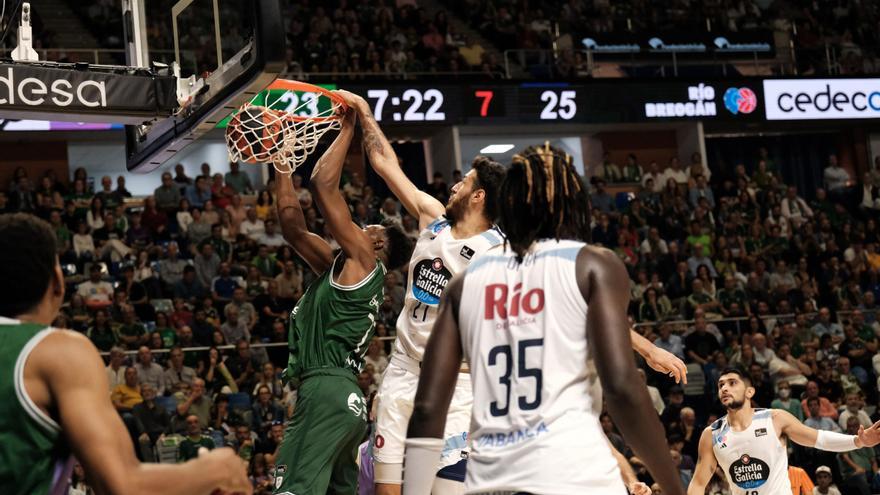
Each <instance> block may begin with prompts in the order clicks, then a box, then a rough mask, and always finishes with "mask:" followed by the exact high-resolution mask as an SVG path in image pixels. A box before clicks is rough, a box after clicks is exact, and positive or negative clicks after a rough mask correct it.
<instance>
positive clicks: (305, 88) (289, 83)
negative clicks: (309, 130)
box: [266, 79, 348, 122]
mask: <svg viewBox="0 0 880 495" xmlns="http://www.w3.org/2000/svg"><path fill="white" fill-rule="evenodd" d="M266 89H286V90H288V91H300V92H310V93H320V94H321V95H323V96H324V97H326V98H329V99H330V100H332V101H333V102H334V103H336V104H337V105H339V106H340V107H341V109H342V112H341V113H345V111H346V110H348V105H347V104H346V103H345V100H343V99H342V97H341V96H339V95H337V94H335V93H333V91H331V90H329V89H327V88H322V87H321V86H316V85H314V84H309V83H307V82H302V81H294V80H291V79H276V80H275V82H273V83H272V84H270V85H269V87H268V88H266ZM341 117H342V115H340V114H339V113H337V114H335V115H330V116H327V117H301V116H298V115H290V114H288V115H287V118H288V119H290V120H293V121H297V122H300V121H304V120H314V121H316V122H323V121H326V120H339V119H340V118H341Z"/></svg>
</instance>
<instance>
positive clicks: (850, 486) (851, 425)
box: [837, 416, 880, 495]
mask: <svg viewBox="0 0 880 495" xmlns="http://www.w3.org/2000/svg"><path fill="white" fill-rule="evenodd" d="M859 426H860V425H859V420H858V418H856V417H854V416H853V417H850V418H849V420H848V421H847V423H846V433H847V434H848V435H857V434H858V433H859ZM837 462H838V465H839V466H840V477H841V478H843V483H844V485H845V486H846V487H847V490H846V493H847V494H853V495H856V494H858V495H870V494H871V493H872V491H871V479H873V477H874V476H875V475H876V473H877V472H878V471H880V470H878V467H877V458H876V454H875V453H874V449H873V448H871V447H861V448H857V449H855V450H850V451H849V452H841V453H840V454H837ZM868 473H871V474H870V478H869V477H868V476H869V475H868Z"/></svg>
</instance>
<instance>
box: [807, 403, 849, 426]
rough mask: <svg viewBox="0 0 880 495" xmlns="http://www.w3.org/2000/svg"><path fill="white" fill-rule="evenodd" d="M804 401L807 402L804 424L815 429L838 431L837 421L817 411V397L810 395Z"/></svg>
mask: <svg viewBox="0 0 880 495" xmlns="http://www.w3.org/2000/svg"><path fill="white" fill-rule="evenodd" d="M805 401H806V403H807V411H806V413H807V419H805V420H804V424H805V425H807V426H809V427H810V428H813V429H815V430H823V431H833V432H836V433H840V431H841V430H840V427H839V426H838V425H837V422H835V421H834V420H833V419H831V418H829V417H827V416H822V415H821V412H820V411H819V407H820V406H819V404H820V400H819V398H818V397H810V398H808V399H806V400H805Z"/></svg>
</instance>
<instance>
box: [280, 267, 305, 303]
mask: <svg viewBox="0 0 880 495" xmlns="http://www.w3.org/2000/svg"><path fill="white" fill-rule="evenodd" d="M275 282H276V283H277V284H278V297H279V298H280V299H281V300H283V301H285V302H286V303H287V304H294V303H296V301H298V300H299V298H300V297H301V296H302V291H303V273H302V268H300V266H299V265H297V264H296V263H294V262H293V261H285V262H284V271H282V272H281V273H280V274H279V275H278V276H276V277H275Z"/></svg>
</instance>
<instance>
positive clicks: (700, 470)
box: [687, 427, 718, 495]
mask: <svg viewBox="0 0 880 495" xmlns="http://www.w3.org/2000/svg"><path fill="white" fill-rule="evenodd" d="M698 455H699V458H698V461H697V467H696V468H695V469H694V477H693V479H691V484H690V485H688V491H687V495H703V494H704V493H706V487H707V486H709V482H710V481H712V475H713V474H715V466H717V465H718V460H717V459H715V452H714V451H713V450H712V428H711V427H706V428H705V429H703V433H702V434H701V435H700V446H699V451H698Z"/></svg>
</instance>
